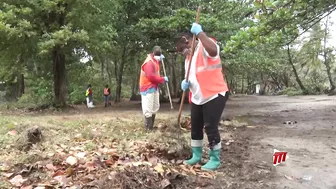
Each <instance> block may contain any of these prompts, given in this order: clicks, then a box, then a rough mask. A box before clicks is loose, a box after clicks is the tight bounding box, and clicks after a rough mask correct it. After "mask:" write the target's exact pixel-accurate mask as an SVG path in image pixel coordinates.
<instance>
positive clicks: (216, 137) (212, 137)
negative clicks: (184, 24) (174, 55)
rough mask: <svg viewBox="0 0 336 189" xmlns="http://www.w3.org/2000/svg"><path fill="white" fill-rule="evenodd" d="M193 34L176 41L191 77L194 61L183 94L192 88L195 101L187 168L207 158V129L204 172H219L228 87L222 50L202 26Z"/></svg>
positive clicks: (196, 25)
mask: <svg viewBox="0 0 336 189" xmlns="http://www.w3.org/2000/svg"><path fill="white" fill-rule="evenodd" d="M190 31H191V33H190V32H189V31H188V32H185V33H183V34H181V35H180V36H179V37H178V39H177V41H176V50H177V51H178V52H180V53H182V54H183V55H184V56H186V59H185V70H186V73H187V70H188V65H189V60H190V58H191V59H192V61H191V67H190V75H189V81H186V80H185V79H184V80H183V81H182V82H181V88H182V90H183V91H185V90H187V89H188V88H189V90H190V92H191V93H190V96H189V97H191V99H190V100H191V139H192V140H191V147H192V157H191V159H188V160H186V161H184V163H185V164H188V165H195V164H197V163H200V162H201V159H202V154H203V149H202V146H203V128H204V129H205V132H206V134H207V138H208V142H209V148H210V151H209V157H210V159H209V161H208V162H207V163H206V164H205V165H203V166H202V167H201V169H202V170H208V171H211V170H215V169H217V168H218V167H219V166H220V152H221V137H220V134H219V131H218V125H219V121H220V119H221V116H222V113H223V111H224V107H225V104H226V101H227V99H228V96H229V93H228V87H227V83H226V81H225V80H224V76H223V73H222V64H221V59H220V48H219V45H217V42H216V41H215V40H214V39H212V38H210V37H208V36H207V35H206V34H205V33H204V32H203V30H202V27H201V25H199V24H197V23H193V25H192V27H191V30H190ZM192 34H195V35H196V36H197V39H198V40H197V41H196V47H195V51H194V55H193V57H190V53H191V43H192V38H193V36H192Z"/></svg>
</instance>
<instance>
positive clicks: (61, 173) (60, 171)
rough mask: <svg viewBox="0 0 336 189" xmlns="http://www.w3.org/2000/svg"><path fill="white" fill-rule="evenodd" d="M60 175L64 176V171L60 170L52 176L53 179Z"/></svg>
mask: <svg viewBox="0 0 336 189" xmlns="http://www.w3.org/2000/svg"><path fill="white" fill-rule="evenodd" d="M60 175H64V171H62V170H58V171H56V172H55V173H54V174H53V175H52V177H56V176H60Z"/></svg>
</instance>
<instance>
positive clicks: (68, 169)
mask: <svg viewBox="0 0 336 189" xmlns="http://www.w3.org/2000/svg"><path fill="white" fill-rule="evenodd" d="M65 174H66V176H67V177H70V176H71V175H72V174H73V169H72V168H71V167H69V168H67V169H66V170H65Z"/></svg>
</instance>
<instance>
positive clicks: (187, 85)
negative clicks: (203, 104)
mask: <svg viewBox="0 0 336 189" xmlns="http://www.w3.org/2000/svg"><path fill="white" fill-rule="evenodd" d="M188 88H189V82H186V80H185V79H184V80H183V81H182V82H181V89H182V90H183V91H186V90H187V89H188Z"/></svg>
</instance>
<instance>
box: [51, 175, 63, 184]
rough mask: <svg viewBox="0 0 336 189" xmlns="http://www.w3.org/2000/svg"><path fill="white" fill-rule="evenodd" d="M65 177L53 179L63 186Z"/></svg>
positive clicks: (59, 176) (60, 176)
mask: <svg viewBox="0 0 336 189" xmlns="http://www.w3.org/2000/svg"><path fill="white" fill-rule="evenodd" d="M63 177H64V176H63V175H58V176H56V177H53V179H54V180H55V181H57V183H59V184H61V185H62V184H63Z"/></svg>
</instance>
